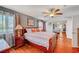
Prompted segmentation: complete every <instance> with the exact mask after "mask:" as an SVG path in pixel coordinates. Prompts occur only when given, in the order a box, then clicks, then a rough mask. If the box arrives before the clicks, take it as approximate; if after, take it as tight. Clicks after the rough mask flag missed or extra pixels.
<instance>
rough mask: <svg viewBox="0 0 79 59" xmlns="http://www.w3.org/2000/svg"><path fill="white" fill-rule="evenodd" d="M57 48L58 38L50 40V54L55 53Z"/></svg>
mask: <svg viewBox="0 0 79 59" xmlns="http://www.w3.org/2000/svg"><path fill="white" fill-rule="evenodd" d="M55 47H56V37H53V38H51V39H50V40H49V50H48V52H49V53H52V52H54V49H55Z"/></svg>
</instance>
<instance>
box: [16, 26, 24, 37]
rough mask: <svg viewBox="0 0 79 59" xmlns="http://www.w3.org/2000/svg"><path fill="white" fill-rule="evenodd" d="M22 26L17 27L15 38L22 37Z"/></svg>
mask: <svg viewBox="0 0 79 59" xmlns="http://www.w3.org/2000/svg"><path fill="white" fill-rule="evenodd" d="M22 29H23V28H22V26H21V25H17V26H16V28H15V30H16V31H17V36H18V37H20V36H21V35H22Z"/></svg>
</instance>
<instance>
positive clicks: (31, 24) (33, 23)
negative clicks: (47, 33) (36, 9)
mask: <svg viewBox="0 0 79 59" xmlns="http://www.w3.org/2000/svg"><path fill="white" fill-rule="evenodd" d="M27 27H38V24H37V20H35V19H34V18H30V17H28V18H27Z"/></svg>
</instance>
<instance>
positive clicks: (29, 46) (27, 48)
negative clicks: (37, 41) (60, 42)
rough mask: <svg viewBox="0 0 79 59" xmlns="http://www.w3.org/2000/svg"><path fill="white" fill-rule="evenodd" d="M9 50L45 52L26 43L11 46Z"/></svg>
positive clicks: (11, 51)
mask: <svg viewBox="0 0 79 59" xmlns="http://www.w3.org/2000/svg"><path fill="white" fill-rule="evenodd" d="M6 52H7V51H6ZM8 52H9V53H44V52H43V51H41V50H39V49H38V48H36V47H33V46H31V45H28V44H25V45H24V46H22V47H19V48H16V49H15V48H11V49H9V50H8Z"/></svg>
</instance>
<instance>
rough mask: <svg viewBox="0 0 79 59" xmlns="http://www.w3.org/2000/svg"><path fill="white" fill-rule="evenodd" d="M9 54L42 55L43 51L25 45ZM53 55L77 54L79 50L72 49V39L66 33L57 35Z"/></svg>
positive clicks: (12, 49) (13, 49)
mask: <svg viewBox="0 0 79 59" xmlns="http://www.w3.org/2000/svg"><path fill="white" fill-rule="evenodd" d="M6 52H7V51H6ZM8 52H9V53H44V51H42V50H40V49H38V48H37V47H34V46H31V45H28V44H25V45H24V46H22V47H20V48H17V49H15V48H11V49H9V50H8ZM54 53H79V48H72V39H68V38H67V36H66V33H65V32H63V33H60V34H58V39H57V44H56V48H55V50H54Z"/></svg>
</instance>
